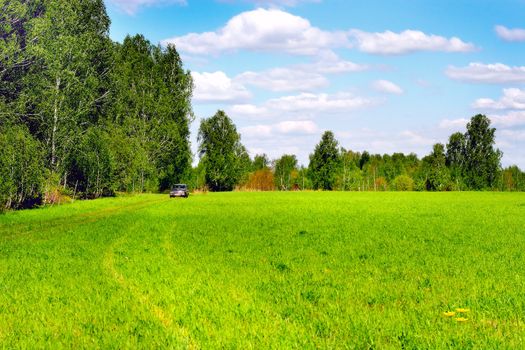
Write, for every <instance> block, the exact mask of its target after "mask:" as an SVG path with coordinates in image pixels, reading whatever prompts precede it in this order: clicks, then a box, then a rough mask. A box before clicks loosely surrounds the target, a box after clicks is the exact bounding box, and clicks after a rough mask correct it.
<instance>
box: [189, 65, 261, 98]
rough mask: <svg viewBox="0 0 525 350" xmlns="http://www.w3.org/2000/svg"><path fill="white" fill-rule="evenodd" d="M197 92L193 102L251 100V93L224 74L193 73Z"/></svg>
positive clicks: (194, 94) (194, 93)
mask: <svg viewBox="0 0 525 350" xmlns="http://www.w3.org/2000/svg"><path fill="white" fill-rule="evenodd" d="M191 75H192V77H193V82H194V84H195V90H194V92H193V100H194V101H196V102H201V103H208V102H230V103H231V102H233V103H234V102H241V101H246V100H248V99H250V98H251V96H252V95H251V93H250V92H249V91H248V90H247V89H246V88H245V87H244V86H243V85H242V84H239V83H237V82H235V81H234V80H232V79H231V78H229V77H228V76H227V75H226V74H225V73H224V72H221V71H218V72H214V73H198V72H192V73H191Z"/></svg>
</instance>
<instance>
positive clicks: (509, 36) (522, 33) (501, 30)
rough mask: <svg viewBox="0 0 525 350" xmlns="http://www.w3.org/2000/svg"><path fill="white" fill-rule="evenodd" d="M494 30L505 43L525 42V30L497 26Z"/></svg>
mask: <svg viewBox="0 0 525 350" xmlns="http://www.w3.org/2000/svg"><path fill="white" fill-rule="evenodd" d="M494 30H495V31H496V34H498V36H499V37H500V38H501V39H503V40H505V41H525V29H521V28H515V29H509V28H507V27H505V26H496V27H495V28H494Z"/></svg>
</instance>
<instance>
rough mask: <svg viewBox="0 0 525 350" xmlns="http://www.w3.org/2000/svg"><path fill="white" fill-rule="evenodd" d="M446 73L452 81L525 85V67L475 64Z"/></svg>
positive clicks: (451, 69)
mask: <svg viewBox="0 0 525 350" xmlns="http://www.w3.org/2000/svg"><path fill="white" fill-rule="evenodd" d="M445 73H446V74H447V76H448V77H449V78H451V79H454V80H459V81H464V82H471V83H488V84H508V83H525V66H517V67H510V66H507V65H505V64H502V63H494V64H483V63H477V62H475V63H470V64H469V65H468V66H466V67H454V66H450V67H448V68H447V70H446V72H445Z"/></svg>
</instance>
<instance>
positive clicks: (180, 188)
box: [170, 184, 190, 198]
mask: <svg viewBox="0 0 525 350" xmlns="http://www.w3.org/2000/svg"><path fill="white" fill-rule="evenodd" d="M189 195H190V193H189V192H188V186H187V185H186V184H177V185H175V186H173V188H172V189H171V191H170V198H173V197H184V198H188V196H189Z"/></svg>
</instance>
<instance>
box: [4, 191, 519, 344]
mask: <svg viewBox="0 0 525 350" xmlns="http://www.w3.org/2000/svg"><path fill="white" fill-rule="evenodd" d="M524 228H525V195H524V194H522V193H458V192H456V193H355V192H354V193H348V192H347V193H342V192H331V193H330V192H306V193H291V192H288V193H285V192H276V193H239V192H234V193H208V194H201V195H193V196H190V198H189V199H169V198H168V197H167V195H139V196H129V197H120V198H108V199H100V200H95V201H77V202H75V203H73V204H67V205H62V206H56V207H48V208H43V209H37V210H28V211H20V212H9V213H7V214H4V215H0V348H3V349H16V348H52V349H60V348H103V349H117V348H118V349H122V348H181V349H185V348H196V349H198V348H203V349H213V348H232V349H250V348H253V349H262V348H275V349H286V348H297V349H309V348H349V349H354V348H355V349H366V348H377V349H389V348H392V349H399V348H405V349H413V348H423V349H427V348H433V349H435V348H459V349H470V348H472V349H497V348H514V349H516V348H524V347H525V325H524V322H525V273H524V271H525V268H524V266H525V249H524V248H525V230H524Z"/></svg>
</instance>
